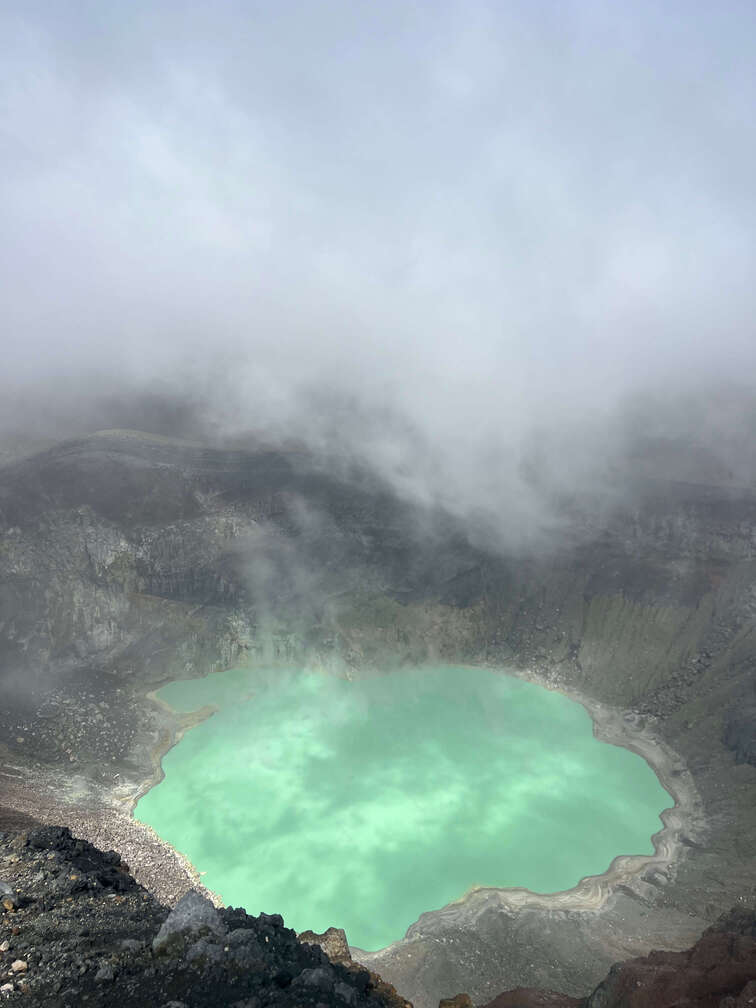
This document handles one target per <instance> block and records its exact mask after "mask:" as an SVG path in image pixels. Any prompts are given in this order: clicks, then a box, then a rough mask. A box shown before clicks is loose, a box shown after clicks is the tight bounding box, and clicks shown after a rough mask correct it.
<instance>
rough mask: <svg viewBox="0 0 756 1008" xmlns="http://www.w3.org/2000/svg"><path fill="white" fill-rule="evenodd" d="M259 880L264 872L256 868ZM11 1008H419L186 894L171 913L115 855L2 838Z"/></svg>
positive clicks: (66, 836)
mask: <svg viewBox="0 0 756 1008" xmlns="http://www.w3.org/2000/svg"><path fill="white" fill-rule="evenodd" d="M251 870H254V868H253V867H252V869H251ZM0 902H1V903H2V910H3V913H2V917H0V1003H2V1002H4V1001H7V1002H8V1003H9V1004H12V1003H16V1002H17V1003H18V1004H19V1005H20V1006H21V1005H23V1006H27V1005H29V1006H31V1005H40V1006H43V1005H44V1006H45V1008H68V1006H78V1005H97V1006H98V1008H99V1006H103V1008H106V1006H114V1008H115V1006H118V1008H126V1006H131V1005H133V1006H139V1008H153V1006H154V1008H221V1006H223V1008H226V1006H233V1008H263V1006H271V1008H273V1006H275V1008H278V1006H281V1008H288V1006H294V1005H297V1006H302V1008H306V1006H310V1005H311V1006H313V1008H318V1006H323V1008H330V1006H335V1008H345V1006H349V1008H411V1006H410V1005H409V1003H408V1002H406V1001H404V999H403V998H401V997H399V996H398V995H397V994H396V992H395V991H394V988H393V987H391V986H389V985H388V984H385V983H383V982H382V981H381V979H380V978H379V977H377V976H376V975H375V974H372V973H370V972H369V971H368V970H366V969H365V968H364V967H361V966H357V965H355V964H351V963H347V964H343V963H339V962H333V961H332V960H331V959H329V958H328V956H327V955H326V953H325V952H324V951H323V950H322V949H321V948H320V947H319V946H318V945H315V944H313V945H311V944H307V943H304V942H300V941H299V940H298V938H297V936H296V934H295V932H294V931H292V930H291V929H290V928H287V927H285V926H284V923H283V919H282V918H281V917H280V916H279V915H278V914H273V915H267V914H260V916H259V917H250V916H249V915H248V914H246V913H245V912H244V910H236V909H233V908H227V909H216V908H215V907H214V906H213V905H212V903H211V902H210V901H209V900H208V899H206V898H205V897H203V896H201V895H200V894H199V893H196V892H190V893H187V894H186V895H185V896H184V897H183V898H182V899H181V900H180V901H179V903H178V904H177V905H176V906H175V907H174V908H173V910H169V909H168V908H167V907H164V906H163V905H162V904H161V903H159V902H158V900H157V899H155V897H154V896H152V895H151V894H150V893H149V892H147V890H146V889H144V888H142V886H140V885H138V884H137V882H136V881H135V880H134V878H133V877H132V876H131V874H130V872H129V869H128V867H127V866H126V865H125V864H124V863H123V862H122V861H121V859H120V857H119V856H118V854H116V853H115V852H113V851H107V852H103V851H100V850H98V849H97V848H96V847H94V846H92V844H90V843H88V842H87V841H86V840H76V839H74V838H73V837H72V836H71V833H70V831H69V830H68V829H67V828H63V827H58V826H43V827H40V828H37V829H31V830H29V831H28V832H22V833H15V834H9V833H5V834H0Z"/></svg>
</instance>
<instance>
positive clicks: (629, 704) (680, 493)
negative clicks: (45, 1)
mask: <svg viewBox="0 0 756 1008" xmlns="http://www.w3.org/2000/svg"><path fill="white" fill-rule="evenodd" d="M755 519H756V492H754V490H753V489H751V488H748V487H745V488H737V487H732V486H722V485H707V484H692V483H686V484H681V483H671V482H665V481H662V480H656V481H647V482H645V483H644V484H643V485H637V486H635V487H633V492H632V494H627V495H626V496H625V495H620V498H619V503H616V502H615V505H614V506H613V507H612V508H611V509H596V510H593V511H591V512H590V513H587V512H581V515H580V519H579V521H578V519H577V516H576V517H575V519H574V520H573V521H572V522H571V523H567V524H565V525H564V526H563V528H562V532H561V533H560V534H559V535H558V536H556V537H555V539H554V541H553V542H552V543H551V544H550V546H549V548H548V549H543V548H542V549H539V550H538V551H535V550H533V551H530V552H528V551H526V550H520V551H518V552H517V554H516V555H515V554H514V553H513V552H510V553H509V554H502V553H501V552H497V553H494V552H491V551H487V550H484V549H481V548H480V547H477V548H476V547H474V546H472V545H470V543H469V541H468V539H467V538H466V537H465V535H463V534H462V531H461V530H460V529H459V528H458V527H457V526H455V524H454V523H453V522H452V521H451V520H450V519H448V518H447V517H444V516H443V515H440V514H438V513H435V512H430V511H422V510H421V509H420V508H418V507H412V506H410V505H408V504H405V503H402V502H400V501H398V500H397V499H396V498H395V497H394V496H393V495H392V494H391V493H390V492H389V491H388V490H387V489H386V488H385V487H383V486H381V485H380V484H379V483H377V482H376V481H375V480H374V479H372V478H370V477H369V476H367V475H365V474H364V473H361V472H357V471H354V470H352V469H349V468H348V467H346V466H345V467H342V469H341V470H340V471H339V472H338V473H336V474H334V471H333V469H331V470H329V471H326V470H325V469H323V468H318V467H317V466H315V465H314V464H313V462H312V460H310V459H308V458H307V457H306V456H305V455H304V454H303V453H298V452H283V451H257V452H252V453H245V452H242V451H234V452H225V451H220V450H217V449H207V448H203V447H202V446H197V445H191V444H185V443H181V442H176V441H169V440H167V439H164V438H156V437H151V436H148V435H141V434H136V433H133V432H104V433H101V434H98V435H93V436H91V437H87V438H82V439H79V440H76V441H72V442H67V443H65V444H62V445H59V446H56V447H54V448H52V449H50V450H48V451H45V452H43V453H41V454H38V455H35V456H33V457H30V458H26V459H21V460H18V461H15V462H9V463H7V464H6V465H5V466H4V467H3V468H2V469H0V532H1V534H2V539H1V540H0V593H1V594H0V661H1V662H2V666H1V668H2V672H1V673H0V675H1V679H0V690H1V691H2V701H3V702H2V703H1V704H0V721H1V723H0V729H1V730H2V735H0V738H1V739H2V746H1V747H0V775H2V776H0V781H2V786H3V791H4V794H5V799H4V802H3V801H2V800H0V804H4V806H5V809H6V812H5V815H6V816H8V815H10V814H11V812H12V813H13V814H14V815H15V816H19V815H22V814H24V813H25V814H29V815H32V816H34V817H37V818H41V819H44V820H46V821H61V813H62V812H63V813H65V818H64V819H63V820H62V821H66V822H71V823H72V824H74V826H75V825H76V824H78V825H79V826H80V829H79V832H80V833H82V835H90V838H91V839H94V840H97V841H99V842H101V843H102V842H104V844H105V846H117V849H119V850H122V849H123V847H124V845H128V844H131V845H132V849H133V850H136V848H138V849H139V852H141V853H138V854H135V857H136V862H135V857H132V854H131V853H130V852H129V851H126V855H127V858H128V860H129V863H130V864H131V865H132V867H133V868H135V871H136V873H137V876H138V877H139V878H141V879H142V880H143V881H144V882H145V883H146V884H148V885H150V887H151V888H152V889H153V890H154V891H156V892H159V893H160V895H161V896H162V898H164V899H166V900H168V901H171V900H175V899H176V898H178V897H179V896H180V895H181V892H182V888H183V889H185V888H187V887H189V886H190V885H191V884H192V881H191V873H190V871H189V869H187V867H186V866H183V870H184V871H185V883H182V884H181V885H178V884H176V885H175V886H174V888H173V889H172V890H170V886H169V890H170V891H168V890H166V889H165V886H166V885H168V882H167V881H166V880H167V879H168V878H169V877H170V878H171V879H175V878H176V877H177V875H176V872H173V871H172V872H166V870H165V865H164V862H162V861H161V858H164V857H166V856H169V855H166V854H165V852H164V851H161V850H160V849H159V845H158V847H154V856H153V854H152V853H150V851H151V850H153V848H151V847H150V844H153V845H154V844H155V843H156V841H154V838H149V837H146V838H145V837H144V836H139V837H134V836H133V835H132V833H130V832H129V831H130V830H131V829H132V827H131V826H130V825H129V822H130V821H129V819H128V811H129V808H130V807H131V804H132V803H133V800H134V797H135V796H136V795H137V793H138V792H139V789H140V788H143V787H144V786H145V782H148V781H149V780H150V779H153V778H154V775H155V773H156V772H158V765H159V758H160V755H161V754H162V752H164V751H165V749H166V747H167V746H168V745H170V744H171V742H172V741H173V740H174V739H175V738H176V736H177V732H180V731H181V730H183V728H185V727H187V723H188V722H184V723H180V722H179V721H178V720H177V719H176V718H175V717H172V716H171V715H170V713H169V712H166V711H165V710H163V709H161V708H159V707H158V706H157V705H156V704H154V703H152V702H151V701H150V700H149V699H147V698H146V694H147V692H148V691H149V690H151V689H154V688H155V686H157V685H159V684H160V683H163V682H165V681H168V680H169V679H172V678H177V677H186V676H187V675H201V674H205V673H206V672H208V671H210V670H212V669H218V668H222V667H228V666H230V665H231V664H233V663H234V662H236V661H239V660H254V661H259V662H269V663H277V662H279V663H293V662H297V661H302V660H309V661H318V662H322V663H324V664H331V665H333V666H334V667H336V668H337V669H338V668H342V669H343V668H347V669H353V670H362V669H370V668H371V667H379V666H380V667H387V666H399V665H402V664H405V663H411V662H417V661H422V660H426V659H429V658H430V659H433V660H443V661H453V662H461V663H464V662H467V663H483V664H487V665H493V666H501V667H509V668H512V669H514V670H517V671H519V672H521V673H522V674H525V675H529V676H533V677H538V678H540V679H541V680H542V681H544V682H547V683H551V684H553V685H557V686H559V687H561V688H563V689H565V690H567V691H568V692H572V693H573V694H575V695H579V696H582V697H583V698H585V699H586V701H596V702H599V703H601V704H603V705H606V707H607V709H609V710H616V711H619V712H622V713H625V714H626V715H627V719H628V720H629V721H631V722H632V724H634V725H637V726H640V727H641V728H642V729H643V731H645V732H646V733H647V734H649V735H651V736H653V737H654V738H655V739H656V740H657V741H658V742H659V743H660V744H661V745H662V746H664V747H666V748H667V751H668V752H669V754H670V756H669V765H668V767H667V774H668V778H669V780H670V781H672V782H673V783H674V780H675V778H677V779H678V780H679V784H680V789H681V790H685V791H686V793H687V794H688V796H689V798H690V796H693V797H692V798H690V800H689V802H688V805H687V806H686V809H687V811H686V816H684V817H683V818H682V819H681V820H679V821H675V823H674V824H673V829H672V832H673V833H674V836H673V837H672V839H673V840H674V844H673V847H674V856H673V857H672V858H671V860H669V861H668V862H667V863H664V864H662V865H659V864H657V865H654V866H653V867H649V868H648V870H646V871H645V872H640V873H638V872H635V873H627V874H626V877H622V878H619V879H615V884H613V885H612V886H610V887H609V888H608V889H606V888H605V889H602V890H601V893H600V899H596V900H594V901H593V903H591V902H590V901H588V902H586V901H583V902H582V903H580V902H579V901H576V900H570V899H563V900H555V901H553V902H551V903H547V904H545V905H544V904H541V905H538V903H537V901H536V902H533V901H530V902H528V901H527V900H525V901H524V902H522V901H520V902H519V903H518V902H516V901H515V902H514V903H507V902H506V901H502V900H501V899H498V898H497V897H496V896H495V895H489V896H486V895H485V894H483V895H482V896H480V897H477V898H475V899H472V900H468V901H465V902H463V903H460V904H457V905H455V906H454V907H451V908H447V909H446V910H444V911H441V912H438V913H434V914H426V915H424V916H423V917H422V918H421V919H420V921H418V922H417V923H416V924H415V925H413V926H412V927H411V928H410V930H409V932H408V935H407V938H406V939H405V940H404V941H403V942H401V943H399V944H398V945H395V946H392V947H391V948H390V949H388V950H385V951H384V952H382V953H378V954H376V955H372V956H370V957H365V961H368V962H369V963H370V965H371V968H375V969H376V970H377V971H378V972H380V973H381V974H382V975H383V976H384V977H385V978H386V979H388V980H389V981H390V982H391V983H393V984H394V985H395V986H396V987H397V989H398V990H400V991H401V992H402V994H404V995H405V996H407V997H408V998H410V999H411V1000H413V1001H414V1002H415V1003H416V1005H418V1006H420V1008H424V1006H426V1005H431V1004H435V1003H436V1002H437V1001H438V999H439V997H441V996H446V995H449V994H453V993H456V992H457V991H460V990H466V991H468V992H469V993H470V994H471V996H472V997H473V1000H474V1001H476V1002H482V1001H484V1000H488V999H490V998H491V997H493V996H495V995H496V994H498V993H499V992H500V991H501V990H504V989H508V988H512V987H515V986H518V985H522V986H531V987H536V986H537V987H547V988H551V989H556V990H562V991H565V992H566V993H574V994H576V995H584V994H585V993H587V992H588V991H589V990H590V989H591V988H592V987H593V986H594V985H595V983H596V982H597V981H598V980H599V979H600V978H601V977H602V976H603V975H605V974H606V972H607V969H608V967H609V966H610V965H611V963H612V962H614V961H616V960H619V959H624V958H628V957H630V956H634V955H641V954H644V953H645V952H647V951H648V950H649V949H650V948H652V947H657V948H658V947H666V948H675V947H677V948H683V947H685V946H687V945H689V944H690V943H691V942H692V941H693V940H694V939H695V938H696V937H697V936H698V935H699V934H700V932H701V931H702V930H703V928H704V927H706V926H707V925H708V924H710V923H711V922H712V921H713V920H714V919H715V918H716V917H717V915H718V914H720V913H722V912H724V911H725V910H727V909H729V908H730V907H731V906H733V905H737V904H738V902H739V901H742V900H749V897H751V895H752V893H753V887H754V881H755V880H754V870H753V859H754V855H755V854H756V843H755V842H754V837H755V836H756V830H755V829H754V826H756V813H755V806H756V803H755V802H754V796H755V787H756V765H754V763H755V762H756V755H755V753H754V736H753V726H754V713H756V690H755V686H754V682H755V677H754V667H755V665H756V621H755V616H756V578H754V573H755V572H756V531H755V529H756V522H755ZM87 829H88V830H89V834H86V830H87ZM98 830H100V832H99V833H98V832H97V831H98ZM116 841H118V842H116ZM144 851H147V852H148V853H147V854H144ZM140 858H142V862H141V863H140V860H139V859H140ZM177 870H178V868H177ZM140 871H141V873H142V874H141V875H140ZM161 885H162V886H163V887H164V889H163V891H161V890H160V887H161ZM271 909H272V910H273V909H275V908H271ZM338 923H339V922H338V921H334V922H333V924H334V925H338Z"/></svg>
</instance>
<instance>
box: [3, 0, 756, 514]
mask: <svg viewBox="0 0 756 1008" xmlns="http://www.w3.org/2000/svg"><path fill="white" fill-rule="evenodd" d="M0 39H2V43H1V44H2V49H3V52H2V60H1V61H0V82H1V85H0V86H1V90H2V97H1V105H0V117H1V118H0V122H1V123H2V126H1V130H2V132H1V133H0V143H1V145H2V166H3V172H2V178H3V182H2V186H1V187H0V218H1V219H0V235H1V238H0V269H1V270H2V274H1V275H2V286H1V287H0V309H1V311H2V332H3V337H2V338H3V344H4V362H5V374H4V376H3V377H2V379H0V381H1V382H2V388H0V392H5V393H6V395H5V398H6V401H7V402H11V401H13V402H14V403H16V402H17V400H16V399H12V396H10V392H12V391H13V390H15V391H16V392H19V391H20V392H21V393H22V395H23V398H24V401H25V403H26V407H25V408H28V409H29V410H30V411H32V412H34V411H35V405H34V402H35V396H34V395H33V394H32V395H31V396H30V395H29V390H30V389H33V390H35V391H36V392H37V393H38V400H39V408H40V409H42V408H43V406H45V405H46V404H49V403H50V402H51V401H56V402H60V403H62V404H65V403H66V402H67V401H68V400H74V401H80V400H81V397H82V395H90V396H93V397H94V396H95V395H97V394H99V393H102V392H107V391H110V390H112V389H118V388H119V387H126V388H132V387H134V386H139V385H141V384H147V385H149V384H150V383H152V382H154V381H155V380H157V379H159V380H161V381H162V382H164V383H168V384H169V385H174V386H175V387H176V388H177V389H178V390H182V389H187V390H188V389H192V390H193V393H194V394H195V395H196V396H197V397H199V398H200V399H202V400H204V399H205V398H206V400H207V404H208V405H207V408H208V411H209V413H210V414H211V415H212V416H213V417H214V418H215V419H216V420H217V421H218V422H220V423H223V424H224V425H226V426H227V427H228V428H229V429H234V428H239V429H244V428H248V427H257V428H260V429H263V430H265V429H270V430H283V431H285V432H287V433H291V434H294V435H296V436H306V437H312V438H318V437H321V436H325V434H324V431H326V430H331V429H332V427H333V424H334V423H335V424H336V425H337V426H338V425H339V424H341V433H342V435H343V436H344V437H346V438H347V440H348V439H349V436H350V423H349V421H348V420H344V419H343V418H344V416H345V413H344V412H343V411H342V412H339V411H336V413H335V417H334V411H333V409H332V407H333V405H334V404H335V403H342V402H344V403H350V402H351V403H352V404H354V403H356V404H357V405H358V406H359V410H360V412H361V414H362V415H363V418H364V417H373V418H374V417H375V416H376V411H382V412H381V413H380V418H379V419H377V420H376V419H372V420H370V421H369V422H368V421H365V422H364V423H361V424H360V425H357V426H355V431H357V430H358V431H359V441H360V445H361V447H362V448H364V449H365V450H367V451H369V452H370V453H372V454H373V456H374V457H375V459H376V460H377V461H378V462H379V464H381V465H382V466H383V467H384V468H387V469H388V470H391V471H395V472H396V473H399V475H400V477H402V474H404V475H405V476H406V475H407V474H408V473H410V472H411V473H413V475H412V477H411V478H412V479H419V480H420V482H423V484H424V486H425V489H426V490H428V492H430V493H435V492H437V490H438V488H439V486H441V485H443V486H445V487H448V485H449V482H450V481H452V482H455V483H456V484H458V485H460V486H461V485H463V484H464V485H465V486H466V487H468V490H464V491H463V490H459V491H457V490H455V491H454V492H455V494H457V496H458V497H459V506H460V507H462V508H467V507H473V506H475V505H476V504H477V503H480V502H482V503H483V504H484V505H486V506H489V505H491V503H492V501H493V500H494V499H495V497H496V495H497V494H500V493H501V492H502V488H507V487H509V488H510V489H511V488H516V487H517V485H518V483H519V481H520V475H519V470H518V465H519V463H520V461H521V456H522V453H523V445H532V441H533V437H534V434H533V431H534V430H536V429H537V430H540V431H541V432H542V435H541V436H543V437H546V438H547V440H549V443H550V444H552V446H553V445H557V446H559V448H558V450H556V451H553V458H554V467H555V469H558V468H559V467H560V466H561V467H562V468H563V469H564V471H565V473H564V478H565V479H566V481H567V482H568V483H569V481H570V479H574V478H576V476H575V474H580V473H581V472H582V471H583V467H584V466H588V467H590V465H591V464H592V461H593V460H595V456H596V452H597V451H598V452H599V453H601V452H604V453H606V452H609V454H611V450H610V449H609V448H607V443H609V442H610V443H611V444H614V443H615V441H614V439H615V438H616V429H615V428H616V424H617V423H619V421H617V419H616V418H617V417H618V416H619V415H620V413H621V411H622V409H625V406H624V405H623V404H625V403H626V401H627V400H628V397H630V398H632V397H633V396H635V397H637V396H639V395H641V394H646V393H649V394H652V397H654V396H655V397H656V399H657V400H658V399H659V398H661V400H663V401H668V400H669V399H670V397H674V396H678V395H679V396H685V395H688V394H690V395H693V396H694V397H697V401H699V402H702V401H703V400H704V398H705V397H706V395H707V392H706V390H707V389H708V387H709V386H710V385H712V386H713V385H714V384H717V383H719V382H720V381H722V382H726V381H729V380H735V381H738V382H741V383H745V385H746V386H748V387H750V388H753V386H754V385H756V338H755V336H754V328H753V318H754V300H755V297H756V295H754V286H756V285H754V282H753V281H754V275H755V271H754V265H755V262H754V260H755V258H756V256H755V254H754V183H753V179H754V178H756V164H754V161H755V160H756V159H755V158H754V148H755V145H756V140H755V139H754V137H755V136H756V133H754V118H755V115H754V108H755V107H756V101H755V99H756V87H755V86H754V85H755V83H756V82H755V80H754V78H755V76H756V71H755V69H754V57H753V52H754V44H755V43H756V7H755V6H754V5H753V3H751V2H737V0H731V2H724V3H718V4H715V3H707V4H703V3H696V4H694V3H690V2H675V0H670V2H666V3H661V2H656V3H648V2H642V0H641V2H636V0H634V2H632V3H631V2H629V0H628V2H620V0H616V2H598V0H596V2H590V0H575V2H569V0H567V2H556V0H553V2H545V0H527V2H524V0H522V2H510V3H504V2H497V3H489V4H487V3H480V2H475V0H466V2H460V3H456V2H443V0H440V2H433V3H430V2H429V3H410V2H407V0H405V2H401V3H399V2H391V0H383V2H381V3H375V2H360V0H354V2H347V0H338V2H316V0H310V2H306V3H305V2H302V3H295V2H287V0H281V2H276V3H272V2H267V3H255V2H249V0H248V2H241V0H239V2H228V0H225V2H224V0H220V2H216V3H213V4H203V5H191V4H186V3H178V2H177V3H171V2H161V0H158V2H152V0H151V2H149V3H143V2H133V0H130V2H128V3H126V2H116V0H111V2H108V3H102V2H100V0H92V2H83V0H77V2H65V0H55V2H50V3H40V2H34V0H24V2H23V3H17V2H15V0H5V2H4V4H3V5H2V12H1V13H0ZM707 401H708V400H707ZM712 401H713V402H714V400H712ZM14 408H15V406H14ZM61 408H62V407H61ZM351 408H352V407H351V406H350V407H347V406H344V410H346V411H347V412H348V409H351ZM618 411H619V412H618ZM711 412H714V413H716V412H717V409H716V408H712V410H711ZM388 413H390V414H391V416H392V417H393V418H394V419H392V421H391V422H390V423H389V422H387V421H386V415H387V414H388ZM622 415H623V416H624V414H622ZM686 415H687V414H686ZM340 418H341V419H340ZM396 418H399V419H396ZM342 421H343V422H342ZM329 425H330V426H329ZM409 428H411V429H412V430H413V431H414V434H413V437H412V438H411V439H408V438H406V437H405V436H404V435H403V434H401V433H400V432H401V431H406V430H407V429H409ZM543 432H546V433H543ZM355 436H356V435H355ZM418 446H420V448H418ZM431 457H432V462H431ZM492 472H493V473H495V478H494V477H492ZM418 474H420V475H419V476H418ZM402 478H403V477H402ZM408 478H409V477H408ZM489 483H490V486H488V484H489ZM484 484H485V486H484Z"/></svg>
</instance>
